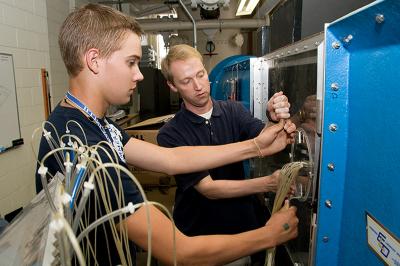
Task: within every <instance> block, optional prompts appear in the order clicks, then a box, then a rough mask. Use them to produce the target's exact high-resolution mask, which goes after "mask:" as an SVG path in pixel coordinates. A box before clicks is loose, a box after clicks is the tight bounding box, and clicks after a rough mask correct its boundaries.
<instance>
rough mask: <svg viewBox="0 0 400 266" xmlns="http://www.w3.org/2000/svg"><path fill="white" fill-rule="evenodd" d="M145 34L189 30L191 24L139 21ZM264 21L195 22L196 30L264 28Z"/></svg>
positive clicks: (175, 21) (170, 21)
mask: <svg viewBox="0 0 400 266" xmlns="http://www.w3.org/2000/svg"><path fill="white" fill-rule="evenodd" d="M139 23H140V26H141V27H142V29H143V30H144V31H145V32H160V31H173V30H191V29H193V23H192V22H190V21H179V20H172V19H165V20H160V19H158V20H154V19H151V20H147V19H143V20H139ZM265 25H266V21H265V19H219V20H217V19H215V20H199V21H196V26H197V29H248V28H259V27H261V26H265Z"/></svg>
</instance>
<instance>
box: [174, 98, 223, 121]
mask: <svg viewBox="0 0 400 266" xmlns="http://www.w3.org/2000/svg"><path fill="white" fill-rule="evenodd" d="M211 100H212V103H213V111H212V114H211V117H219V116H221V107H220V105H219V102H217V101H215V100H214V99H212V98H211ZM181 109H182V113H183V114H184V116H185V117H186V118H187V119H189V120H190V122H192V123H196V124H201V123H204V121H205V120H206V119H204V118H203V117H201V116H199V115H197V114H195V113H193V112H192V111H189V110H188V109H186V106H185V103H182V105H181Z"/></svg>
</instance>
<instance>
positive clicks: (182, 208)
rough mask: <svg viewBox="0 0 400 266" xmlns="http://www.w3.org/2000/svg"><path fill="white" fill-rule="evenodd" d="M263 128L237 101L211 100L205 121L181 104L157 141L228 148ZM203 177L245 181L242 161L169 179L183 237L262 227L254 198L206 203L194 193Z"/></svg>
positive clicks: (256, 133) (232, 232)
mask: <svg viewBox="0 0 400 266" xmlns="http://www.w3.org/2000/svg"><path fill="white" fill-rule="evenodd" d="M263 127H264V124H263V123H262V121H261V120H259V119H256V118H254V117H253V116H252V115H251V113H250V112H249V111H248V110H247V109H246V108H245V107H244V106H243V105H242V104H241V103H238V102H233V101H215V100H213V112H212V115H211V118H210V119H209V120H207V119H204V118H203V117H201V116H198V115H196V114H194V113H192V112H190V111H189V110H187V109H186V108H185V106H184V104H183V105H182V108H181V110H180V111H179V112H178V113H176V115H175V117H174V118H173V119H172V120H171V121H169V122H168V123H167V124H165V125H164V126H163V127H162V128H161V129H160V132H159V134H158V137H157V141H158V143H159V145H160V146H164V147H177V146H198V145H220V144H228V143H233V142H238V141H243V140H247V139H251V138H254V137H256V136H257V135H258V134H259V133H260V132H261V130H262V129H263ZM182 163H185V162H182ZM208 175H210V176H211V177H212V178H213V179H214V180H226V179H231V180H242V179H244V178H245V177H244V169H243V163H242V162H238V163H234V164H230V165H226V166H223V167H218V168H215V169H210V170H209V171H203V172H197V173H190V174H184V175H177V176H175V178H176V182H177V191H176V195H175V205H174V213H173V216H174V220H175V223H176V225H177V227H178V228H179V229H180V230H181V231H182V232H183V233H185V234H187V235H189V236H194V235H205V234H234V233H240V232H244V231H248V230H250V229H254V228H258V227H260V226H262V225H263V224H260V223H259V222H257V217H256V211H255V198H254V196H246V197H240V198H230V199H218V200H211V199H208V198H206V197H204V196H203V195H202V194H200V193H199V192H197V190H196V189H195V188H194V185H196V184H197V183H198V182H199V181H200V180H201V179H203V178H204V177H206V176H208ZM263 223H265V221H264V222H263Z"/></svg>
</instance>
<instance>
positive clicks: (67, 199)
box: [61, 193, 72, 205]
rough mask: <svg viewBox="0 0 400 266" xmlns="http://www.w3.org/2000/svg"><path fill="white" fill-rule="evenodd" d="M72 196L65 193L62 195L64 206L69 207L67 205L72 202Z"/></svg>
mask: <svg viewBox="0 0 400 266" xmlns="http://www.w3.org/2000/svg"><path fill="white" fill-rule="evenodd" d="M71 199H72V198H71V196H70V195H69V194H68V193H63V194H62V195H61V202H62V204H64V205H67V204H69V203H70V202H71Z"/></svg>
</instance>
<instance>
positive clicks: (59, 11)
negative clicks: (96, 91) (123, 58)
mask: <svg viewBox="0 0 400 266" xmlns="http://www.w3.org/2000/svg"><path fill="white" fill-rule="evenodd" d="M87 2H89V1H84V0H75V1H74V0H0V53H8V54H12V55H13V59H14V71H15V82H16V90H17V98H18V112H19V120H20V128H21V135H22V138H23V139H24V142H25V144H23V145H22V146H20V147H18V148H16V149H13V150H10V151H7V152H5V153H2V154H0V215H5V214H7V213H9V212H11V211H14V210H15V209H17V208H19V207H23V206H25V205H26V204H27V203H28V202H29V201H30V200H31V199H32V198H33V197H34V195H35V181H34V173H35V170H36V153H37V144H38V138H36V139H35V140H34V141H33V142H34V148H33V149H34V151H32V147H31V136H32V133H33V131H34V130H35V129H36V128H38V127H40V126H41V124H42V122H43V121H44V104H43V95H42V84H41V68H45V69H47V71H49V76H50V89H51V95H52V107H53V108H54V106H55V104H57V103H58V102H59V100H60V99H61V98H62V97H63V95H64V94H65V92H66V90H67V89H68V76H67V74H66V71H65V67H64V64H63V62H62V60H61V57H60V54H59V49H58V44H57V35H58V30H59V28H60V26H61V23H62V22H63V20H64V19H65V17H66V16H67V15H68V13H69V12H70V10H71V8H74V7H75V6H80V5H82V4H85V3H87ZM3 126H6V125H1V126H0V134H1V127H3Z"/></svg>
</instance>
